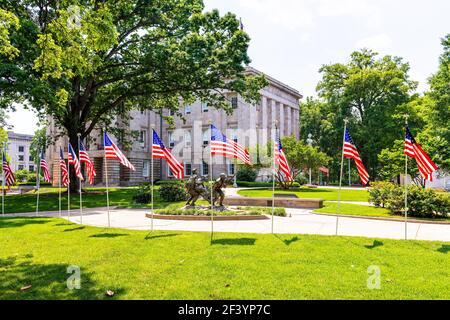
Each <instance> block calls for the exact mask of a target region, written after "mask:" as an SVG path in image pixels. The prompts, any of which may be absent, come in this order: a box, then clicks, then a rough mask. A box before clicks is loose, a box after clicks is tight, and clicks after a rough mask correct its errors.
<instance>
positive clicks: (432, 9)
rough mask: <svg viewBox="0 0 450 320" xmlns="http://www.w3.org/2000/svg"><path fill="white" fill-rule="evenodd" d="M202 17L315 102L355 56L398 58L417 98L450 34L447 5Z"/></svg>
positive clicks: (252, 5)
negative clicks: (231, 27) (235, 28)
mask: <svg viewBox="0 0 450 320" xmlns="http://www.w3.org/2000/svg"><path fill="white" fill-rule="evenodd" d="M205 5H206V10H211V9H219V11H220V12H221V13H222V14H223V13H225V12H233V13H235V14H236V15H237V17H240V18H242V22H243V24H244V30H245V31H246V32H247V33H248V34H249V35H250V37H251V42H250V48H249V56H250V58H251V59H252V63H251V65H252V66H253V67H255V68H256V69H258V70H260V71H262V72H264V73H266V74H268V75H270V76H272V77H274V78H276V79H278V80H280V81H282V82H284V83H286V84H287V85H289V86H291V87H294V88H295V89H297V90H299V91H300V93H301V94H302V95H303V96H305V97H307V96H315V87H316V85H317V83H318V82H319V80H320V74H319V72H318V70H319V68H320V67H321V66H322V65H324V64H330V63H338V62H342V63H345V62H347V61H348V59H349V56H350V54H351V53H352V52H353V51H355V50H359V49H362V48H369V49H372V50H374V51H376V52H378V53H380V54H381V55H386V54H389V55H395V56H400V57H402V58H403V59H404V61H405V62H408V63H409V64H410V67H411V70H410V76H411V79H413V80H415V81H419V88H418V91H419V92H423V91H425V90H427V89H428V85H427V78H428V77H429V76H430V75H431V74H432V73H434V72H436V70H437V68H438V59H439V55H440V54H441V53H442V47H441V43H440V39H441V38H442V37H444V36H445V35H446V34H447V33H450V19H449V18H448V15H449V12H450V1H449V0H428V1H425V0H205ZM36 122H37V120H36V117H35V116H34V115H33V113H32V112H31V111H26V110H23V109H22V108H18V110H17V112H16V113H14V114H10V119H9V121H8V123H9V124H11V125H13V126H14V131H15V132H18V133H28V134H33V132H34V131H35V130H36Z"/></svg>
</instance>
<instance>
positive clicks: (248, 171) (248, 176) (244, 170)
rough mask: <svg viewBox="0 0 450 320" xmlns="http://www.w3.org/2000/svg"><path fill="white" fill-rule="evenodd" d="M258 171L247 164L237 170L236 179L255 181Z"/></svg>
mask: <svg viewBox="0 0 450 320" xmlns="http://www.w3.org/2000/svg"><path fill="white" fill-rule="evenodd" d="M257 176H258V172H257V171H256V170H254V169H252V168H251V167H249V166H242V167H241V168H240V169H239V171H238V172H237V175H236V179H237V180H238V181H247V182H255V180H256V177H257Z"/></svg>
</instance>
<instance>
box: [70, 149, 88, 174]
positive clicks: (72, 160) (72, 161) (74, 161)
mask: <svg viewBox="0 0 450 320" xmlns="http://www.w3.org/2000/svg"><path fill="white" fill-rule="evenodd" d="M68 159H69V164H71V165H73V167H74V168H75V175H76V176H77V178H79V179H80V180H84V179H83V175H82V174H81V165H80V161H78V158H77V155H76V154H75V151H74V150H73V148H72V145H71V144H70V143H69V151H68Z"/></svg>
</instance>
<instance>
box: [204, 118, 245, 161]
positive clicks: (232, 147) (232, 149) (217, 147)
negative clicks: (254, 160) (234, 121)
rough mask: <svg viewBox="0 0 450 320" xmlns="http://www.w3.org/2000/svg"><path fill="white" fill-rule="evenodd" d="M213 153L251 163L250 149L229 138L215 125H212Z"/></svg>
mask: <svg viewBox="0 0 450 320" xmlns="http://www.w3.org/2000/svg"><path fill="white" fill-rule="evenodd" d="M211 154H213V155H221V156H224V157H228V158H235V159H239V160H241V161H242V162H244V163H245V164H247V165H251V162H250V154H249V153H248V151H247V150H246V149H245V148H244V147H242V146H241V145H240V144H239V143H237V142H235V141H234V140H231V139H228V138H227V137H226V136H225V135H223V134H222V133H221V132H220V131H219V130H218V129H217V128H216V127H215V126H214V125H211Z"/></svg>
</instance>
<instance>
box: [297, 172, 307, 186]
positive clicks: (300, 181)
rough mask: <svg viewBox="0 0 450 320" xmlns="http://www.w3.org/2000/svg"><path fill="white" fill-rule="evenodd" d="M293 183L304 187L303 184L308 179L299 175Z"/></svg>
mask: <svg viewBox="0 0 450 320" xmlns="http://www.w3.org/2000/svg"><path fill="white" fill-rule="evenodd" d="M295 182H297V183H298V185H299V186H303V185H305V184H307V183H308V178H307V177H305V176H304V175H302V174H299V175H298V176H297V177H296V178H295Z"/></svg>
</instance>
